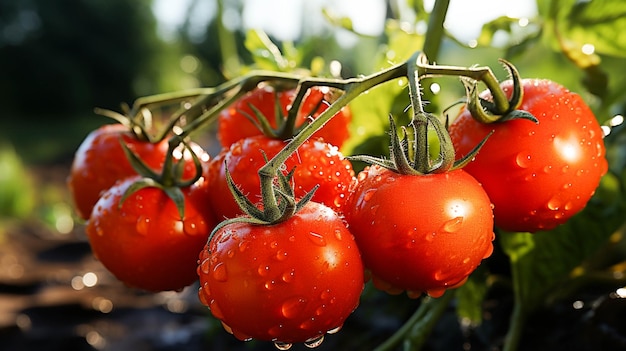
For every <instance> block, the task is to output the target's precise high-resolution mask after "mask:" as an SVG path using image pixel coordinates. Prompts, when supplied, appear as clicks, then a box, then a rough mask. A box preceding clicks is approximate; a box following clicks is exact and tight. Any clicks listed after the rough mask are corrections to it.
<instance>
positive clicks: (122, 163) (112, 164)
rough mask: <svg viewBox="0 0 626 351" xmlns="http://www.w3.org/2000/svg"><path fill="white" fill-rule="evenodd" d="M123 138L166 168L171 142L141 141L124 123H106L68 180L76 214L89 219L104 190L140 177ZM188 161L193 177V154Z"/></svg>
mask: <svg viewBox="0 0 626 351" xmlns="http://www.w3.org/2000/svg"><path fill="white" fill-rule="evenodd" d="M120 139H121V140H123V141H124V143H125V144H126V146H128V148H129V149H130V150H131V151H132V152H133V153H135V154H136V155H137V156H139V158H140V159H141V160H142V161H143V162H144V163H146V165H148V166H149V167H150V168H152V169H154V170H155V171H160V170H161V168H162V167H163V163H164V161H165V156H166V155H167V152H168V143H167V140H163V141H161V142H158V143H151V142H149V141H144V140H139V139H137V137H135V136H134V134H132V133H131V132H129V130H128V128H127V127H125V126H124V125H122V124H106V125H103V126H101V127H100V128H98V129H96V130H94V131H92V132H91V133H89V135H87V137H86V138H85V139H84V140H83V142H82V143H81V145H80V146H79V147H78V150H77V151H76V154H75V155H74V159H73V161H72V166H71V169H70V174H69V176H68V179H67V185H68V188H69V191H70V194H71V196H72V200H73V202H74V207H75V210H76V213H77V214H78V216H79V217H80V218H82V219H88V218H89V215H90V214H91V210H92V209H93V206H94V205H95V204H96V202H97V201H98V199H99V198H100V195H101V193H102V192H103V191H105V190H107V189H108V188H110V187H111V186H112V185H113V184H115V182H116V181H118V180H120V179H123V178H126V177H128V176H131V175H136V174H137V172H136V171H135V170H134V169H133V167H132V166H131V164H130V162H129V161H128V160H127V158H126V155H125V154H124V150H123V149H122V146H121V144H120ZM192 145H193V146H192V147H193V149H194V150H195V151H197V153H198V152H202V154H201V155H198V156H199V157H200V158H207V157H208V155H207V154H206V153H204V152H203V151H202V150H201V148H200V147H199V146H198V145H196V144H194V143H192ZM177 158H178V159H180V157H177ZM185 159H186V163H185V169H184V173H183V177H185V178H192V177H193V176H194V175H195V166H194V164H193V160H192V158H191V156H190V155H187V156H186V157H185Z"/></svg>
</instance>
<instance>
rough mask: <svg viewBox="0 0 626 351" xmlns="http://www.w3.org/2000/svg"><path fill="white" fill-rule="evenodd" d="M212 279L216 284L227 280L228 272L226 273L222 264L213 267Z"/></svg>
mask: <svg viewBox="0 0 626 351" xmlns="http://www.w3.org/2000/svg"><path fill="white" fill-rule="evenodd" d="M213 279H215V280H217V281H218V282H225V281H226V280H228V272H226V265H225V264H224V262H220V263H218V264H217V265H216V266H215V267H213Z"/></svg>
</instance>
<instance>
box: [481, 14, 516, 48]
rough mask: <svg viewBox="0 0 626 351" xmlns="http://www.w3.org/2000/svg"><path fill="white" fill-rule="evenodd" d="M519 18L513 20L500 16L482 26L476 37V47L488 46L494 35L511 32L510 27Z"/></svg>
mask: <svg viewBox="0 0 626 351" xmlns="http://www.w3.org/2000/svg"><path fill="white" fill-rule="evenodd" d="M518 22H519V18H513V17H509V16H500V17H498V18H496V19H494V20H492V21H489V22H487V23H485V24H483V27H482V29H481V31H480V35H479V36H478V45H481V46H488V45H490V44H491V41H492V39H493V36H494V34H495V33H496V32H497V31H499V30H503V31H505V32H507V33H510V32H511V25H513V24H517V23H518Z"/></svg>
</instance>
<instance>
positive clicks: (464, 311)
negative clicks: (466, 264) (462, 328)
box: [456, 266, 489, 325]
mask: <svg viewBox="0 0 626 351" xmlns="http://www.w3.org/2000/svg"><path fill="white" fill-rule="evenodd" d="M487 273H488V272H487V268H486V267H485V266H478V268H477V269H476V270H475V271H474V272H473V273H472V274H471V275H470V276H469V278H468V279H467V282H466V283H465V284H463V285H462V286H461V287H460V288H458V289H457V291H456V297H457V306H456V311H457V315H458V316H459V318H461V320H462V321H469V322H470V324H473V325H478V324H480V323H481V322H482V319H483V301H484V300H485V296H486V295H487V291H488V290H489V287H488V284H487Z"/></svg>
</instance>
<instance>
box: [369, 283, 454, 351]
mask: <svg viewBox="0 0 626 351" xmlns="http://www.w3.org/2000/svg"><path fill="white" fill-rule="evenodd" d="M454 295H455V290H448V291H446V292H445V294H443V295H442V296H441V297H439V298H436V299H435V298H428V299H424V300H422V302H421V304H420V306H419V307H418V309H417V310H416V311H415V312H414V313H413V315H411V317H409V319H408V320H407V321H406V322H405V323H404V325H402V327H400V329H398V330H397V331H396V332H395V333H394V334H393V335H392V336H390V337H389V338H388V339H387V340H385V342H383V343H382V344H380V345H378V347H376V348H375V349H374V351H389V350H394V349H395V348H396V346H398V344H400V343H401V342H403V341H404V345H405V348H404V349H407V350H419V349H420V348H421V346H422V345H423V344H424V342H425V341H426V337H427V336H428V335H429V334H430V332H431V331H432V329H433V327H434V326H435V324H436V323H437V321H438V320H439V318H440V317H441V315H443V313H444V312H445V309H446V308H447V307H448V305H449V304H450V301H451V300H452V298H453V297H454Z"/></svg>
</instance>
